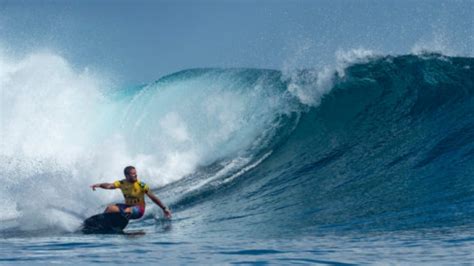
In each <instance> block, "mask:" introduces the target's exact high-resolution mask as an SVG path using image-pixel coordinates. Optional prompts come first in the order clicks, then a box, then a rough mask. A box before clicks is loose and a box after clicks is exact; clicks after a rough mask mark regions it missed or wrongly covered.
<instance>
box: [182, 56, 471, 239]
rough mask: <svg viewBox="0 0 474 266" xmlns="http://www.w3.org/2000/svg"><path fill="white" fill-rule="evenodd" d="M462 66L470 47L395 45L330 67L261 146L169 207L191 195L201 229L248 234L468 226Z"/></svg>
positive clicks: (467, 125)
mask: <svg viewBox="0 0 474 266" xmlns="http://www.w3.org/2000/svg"><path fill="white" fill-rule="evenodd" d="M473 67H474V60H473V59H472V58H448V57H443V56H440V55H425V56H414V55H407V56H397V57H391V56H389V57H382V58H373V59H370V60H367V62H363V63H357V64H354V65H352V66H350V67H348V68H346V69H345V70H344V72H343V73H338V72H336V73H335V74H334V75H333V76H332V84H333V85H332V89H331V91H330V93H329V94H327V95H326V96H325V97H323V99H322V101H321V104H320V105H319V106H316V107H311V108H309V109H307V110H306V111H305V112H303V113H302V115H301V117H300V119H299V122H298V125H297V126H296V128H293V127H286V128H285V129H282V130H280V131H279V132H278V134H282V135H284V136H285V138H284V141H280V143H279V144H278V145H276V146H273V147H271V155H269V156H268V158H265V160H263V161H262V162H260V163H259V164H258V166H255V167H254V168H252V169H251V170H248V171H245V172H243V173H241V174H240V175H239V176H238V177H237V178H233V179H232V180H231V181H230V182H220V183H219V182H216V183H215V184H212V183H211V184H209V185H208V186H207V187H206V188H201V189H200V190H197V191H194V192H191V193H188V194H186V195H184V196H183V197H181V198H180V199H179V200H177V201H176V202H175V208H182V209H184V213H187V212H189V213H190V215H191V216H192V215H193V213H194V212H195V210H194V207H192V206H195V205H196V204H200V205H199V206H200V207H199V208H200V210H201V211H202V209H205V210H207V216H205V217H206V218H203V219H204V220H205V221H206V224H208V226H206V227H205V228H206V229H204V230H208V229H209V228H218V229H215V230H217V231H223V232H227V231H232V228H239V233H240V234H245V233H248V234H251V235H258V234H264V235H280V236H288V235H292V234H304V235H313V234H314V233H317V232H321V233H322V232H328V231H340V230H356V231H359V230H362V231H379V230H389V231H390V230H409V229H418V228H439V227H455V226H469V227H470V228H471V229H472V225H473V224H472V219H473V215H474V211H473V208H472V207H473V203H474V179H473V176H472V173H473V170H474V160H473V159H474V156H473V155H474V126H473V125H474V115H473V114H474V112H473V111H474V101H473V97H472V96H473V93H474V78H473V77H474V70H473ZM297 76H299V77H303V78H306V77H308V75H307V71H306V72H305V71H303V72H302V73H299V75H297ZM306 81H307V79H306V80H303V81H302V83H307V82H306ZM315 89H316V88H315ZM284 130H290V131H291V133H288V132H286V131H284ZM278 134H277V136H278ZM268 151H270V150H268ZM222 180H225V177H223V179H222ZM182 182H183V183H184V181H182ZM182 185H183V184H180V183H178V184H176V186H182ZM216 208H217V209H216ZM220 210H225V211H224V212H223V211H220Z"/></svg>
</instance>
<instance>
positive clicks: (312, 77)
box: [283, 48, 375, 107]
mask: <svg viewBox="0 0 474 266" xmlns="http://www.w3.org/2000/svg"><path fill="white" fill-rule="evenodd" d="M374 56H375V53H374V52H373V51H371V50H366V49H363V48H358V49H352V50H348V51H344V50H338V51H337V52H336V54H335V62H334V64H332V65H327V66H323V67H319V68H315V69H309V70H305V71H299V70H297V69H294V68H292V67H291V63H290V64H285V66H284V67H283V79H284V80H287V81H288V92H290V93H291V94H292V95H293V96H295V97H296V98H298V100H299V101H300V102H301V103H302V104H304V105H307V106H313V107H314V106H318V105H319V104H320V103H321V99H322V98H323V97H324V96H325V95H326V94H328V93H329V92H330V91H331V89H332V88H333V81H334V77H335V75H336V74H337V75H338V76H339V77H344V76H345V69H346V68H347V67H348V66H350V65H352V64H355V63H362V62H366V61H368V60H369V59H370V58H373V57H374Z"/></svg>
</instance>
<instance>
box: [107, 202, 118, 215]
mask: <svg viewBox="0 0 474 266" xmlns="http://www.w3.org/2000/svg"><path fill="white" fill-rule="evenodd" d="M117 205H118V204H111V205H109V206H107V208H106V209H105V211H104V212H107V213H110V212H120V208H119V206H117Z"/></svg>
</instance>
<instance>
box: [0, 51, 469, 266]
mask: <svg viewBox="0 0 474 266" xmlns="http://www.w3.org/2000/svg"><path fill="white" fill-rule="evenodd" d="M473 68H474V59H473V58H465V57H450V56H445V55H442V54H427V53H426V54H418V55H415V54H410V55H385V56H376V55H372V54H369V53H367V54H363V55H362V56H358V57H356V58H351V59H350V60H349V59H348V57H344V58H342V59H341V60H340V61H339V62H338V64H336V65H335V66H334V67H332V68H322V69H304V70H299V71H279V70H270V69H189V70H185V71H181V72H178V73H175V74H171V75H169V76H165V77H163V78H160V79H159V80H157V81H155V82H153V83H150V84H146V85H139V86H132V87H129V88H122V89H111V88H113V86H112V85H111V84H106V83H104V82H101V81H100V79H98V78H97V77H95V76H93V75H91V74H90V73H88V72H87V71H82V72H81V71H78V70H76V69H74V68H73V67H71V66H70V65H69V64H68V62H67V61H66V60H64V59H63V58H61V57H59V56H56V55H54V54H47V53H46V54H34V55H31V56H29V57H27V58H24V59H21V60H7V59H6V58H2V60H1V61H0V89H1V93H2V97H1V98H0V101H1V109H0V110H1V113H0V115H1V118H2V123H1V127H2V130H1V136H0V137H1V139H2V142H1V154H0V157H1V160H0V172H1V174H0V178H1V180H2V183H3V186H1V187H0V199H1V200H2V201H3V202H5V204H4V206H3V211H2V212H1V213H2V214H1V215H0V246H1V249H0V263H5V264H21V263H24V264H31V263H45V264H53V263H58V264H63V263H71V264H73V263H74V264H76V263H94V262H98V263H110V264H111V263H118V264H122V263H123V264H125V263H150V264H151V263H172V264H191V263H199V264H209V263H212V264H222V263H225V264H267V263H268V264H327V265H333V264H342V265H344V264H381V263H396V264H405V263H409V264H413V263H416V264H433V263H435V264H460V263H472V262H473V261H474V234H473V233H474V223H473V220H474V219H473V218H474V177H473V173H474V97H473V94H474V69H473ZM130 164H132V165H135V166H136V167H137V169H138V175H139V178H140V179H141V180H142V181H144V182H146V183H148V184H149V185H150V186H151V187H152V188H153V191H154V192H155V194H157V195H158V196H159V197H160V199H162V201H163V202H164V203H165V204H167V205H169V206H170V208H171V209H172V211H173V218H172V219H171V220H166V219H164V218H163V217H162V213H161V211H160V210H159V209H158V208H157V207H156V206H153V204H152V203H151V202H148V205H147V211H146V214H145V216H144V217H143V218H142V219H140V220H136V221H132V222H131V223H130V224H129V226H128V227H127V228H126V230H125V231H126V234H107V235H101V234H92V235H84V234H82V233H81V232H80V226H81V223H82V221H83V219H85V218H87V217H88V216H90V215H93V214H96V213H99V212H101V211H102V210H103V209H104V207H105V206H106V205H107V204H109V203H112V202H120V201H121V200H122V198H121V194H120V192H119V191H110V190H107V191H106V190H98V191H95V192H93V191H92V190H90V188H89V185H90V184H93V183H97V182H112V181H115V180H117V179H121V178H122V173H121V172H122V170H123V168H124V167H125V166H126V165H130Z"/></svg>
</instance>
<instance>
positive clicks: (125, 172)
mask: <svg viewBox="0 0 474 266" xmlns="http://www.w3.org/2000/svg"><path fill="white" fill-rule="evenodd" d="M133 169H135V167H134V166H131V165H130V166H127V167H125V169H123V174H124V175H125V176H127V175H128V174H130V171H132V170H133Z"/></svg>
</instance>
